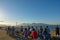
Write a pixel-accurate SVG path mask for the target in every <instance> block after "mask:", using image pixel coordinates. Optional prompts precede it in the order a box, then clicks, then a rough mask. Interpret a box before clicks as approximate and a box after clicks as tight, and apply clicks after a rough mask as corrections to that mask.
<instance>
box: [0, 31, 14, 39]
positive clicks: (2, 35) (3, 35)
mask: <svg viewBox="0 0 60 40" xmlns="http://www.w3.org/2000/svg"><path fill="white" fill-rule="evenodd" d="M0 40H14V39H13V38H11V37H9V36H8V35H7V34H6V31H5V30H0Z"/></svg>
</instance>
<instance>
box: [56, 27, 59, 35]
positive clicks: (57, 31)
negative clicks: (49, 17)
mask: <svg viewBox="0 0 60 40" xmlns="http://www.w3.org/2000/svg"><path fill="white" fill-rule="evenodd" d="M56 35H59V27H56Z"/></svg>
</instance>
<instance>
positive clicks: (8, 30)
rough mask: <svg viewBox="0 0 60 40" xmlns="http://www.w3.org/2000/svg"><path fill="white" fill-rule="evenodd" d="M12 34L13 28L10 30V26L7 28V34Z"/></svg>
mask: <svg viewBox="0 0 60 40" xmlns="http://www.w3.org/2000/svg"><path fill="white" fill-rule="evenodd" d="M10 33H11V28H10V26H8V27H7V34H8V35H10Z"/></svg>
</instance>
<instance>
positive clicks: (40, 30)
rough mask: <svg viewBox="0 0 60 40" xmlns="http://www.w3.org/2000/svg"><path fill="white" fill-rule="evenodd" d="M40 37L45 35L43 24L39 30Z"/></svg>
mask: <svg viewBox="0 0 60 40" xmlns="http://www.w3.org/2000/svg"><path fill="white" fill-rule="evenodd" d="M38 34H39V37H40V38H42V37H43V28H42V26H40V29H39V31H38Z"/></svg>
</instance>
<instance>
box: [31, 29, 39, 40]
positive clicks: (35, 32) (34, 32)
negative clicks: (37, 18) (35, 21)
mask: <svg viewBox="0 0 60 40" xmlns="http://www.w3.org/2000/svg"><path fill="white" fill-rule="evenodd" d="M31 37H32V39H33V40H37V39H38V32H37V31H36V30H35V29H33V31H32V32H31Z"/></svg>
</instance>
